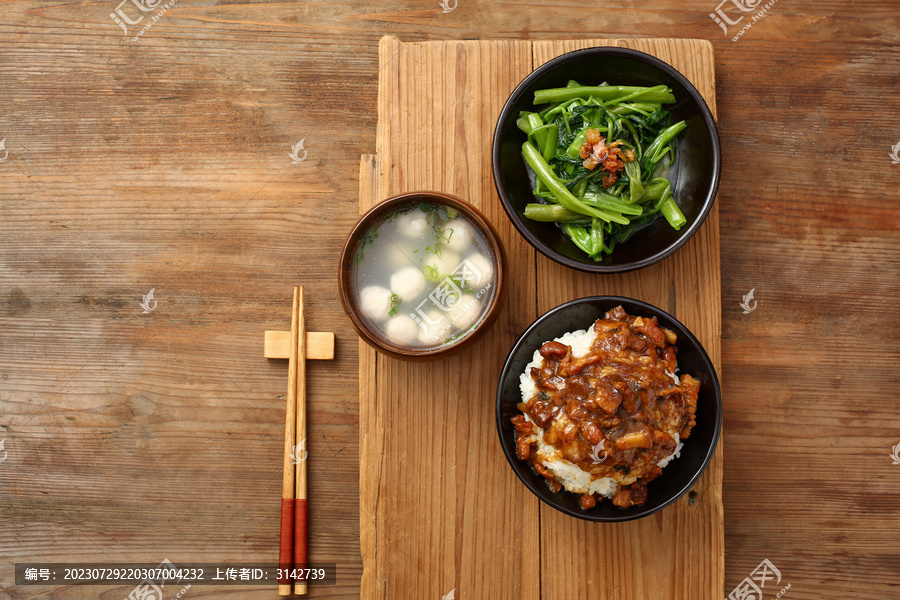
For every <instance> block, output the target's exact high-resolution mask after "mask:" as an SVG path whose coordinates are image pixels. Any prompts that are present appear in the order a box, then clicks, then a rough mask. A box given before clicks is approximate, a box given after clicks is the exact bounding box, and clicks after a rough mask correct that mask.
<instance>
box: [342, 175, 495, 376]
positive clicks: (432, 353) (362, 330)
mask: <svg viewBox="0 0 900 600" xmlns="http://www.w3.org/2000/svg"><path fill="white" fill-rule="evenodd" d="M417 200H418V201H419V202H433V203H436V204H442V205H444V206H451V207H453V208H455V209H456V210H458V211H459V212H460V213H462V214H465V215H466V217H467V218H468V219H469V220H470V221H471V222H472V223H473V224H474V225H475V226H476V227H478V229H479V230H480V231H481V233H482V234H483V235H484V237H485V239H486V241H487V243H488V245H489V246H490V249H491V252H492V253H493V254H494V259H495V265H496V268H495V269H494V278H495V286H496V290H495V291H494V294H493V298H492V299H491V302H490V304H489V305H488V307H487V309H486V310H485V313H484V314H485V315H486V316H485V317H484V319H483V320H482V321H481V325H479V326H478V327H477V328H475V330H474V331H473V332H472V333H470V334H469V335H468V336H466V337H465V338H463V339H462V340H461V341H460V342H458V343H456V344H453V345H452V346H446V347H437V348H431V349H428V350H424V351H416V350H411V349H409V348H403V347H401V346H396V345H393V344H390V343H388V342H386V341H383V340H381V339H380V338H379V337H378V336H377V335H375V334H374V333H373V332H372V330H371V328H370V327H369V326H368V325H367V324H366V322H365V320H364V319H363V318H362V316H361V315H360V312H359V310H358V309H357V307H356V304H355V303H354V302H351V300H350V297H351V295H352V285H351V281H350V274H351V272H352V265H351V258H352V256H353V250H354V249H355V247H356V244H357V242H358V241H359V238H360V236H361V235H362V234H363V233H365V232H366V231H368V230H369V228H370V227H371V226H372V223H373V221H376V220H378V219H381V218H383V217H385V216H386V215H387V214H389V213H390V212H391V211H393V210H396V209H397V208H399V207H401V206H406V205H409V204H412V203H413V202H415V201H417ZM505 266H506V254H505V252H504V250H503V244H502V243H501V242H500V236H499V235H497V232H496V230H495V229H494V227H493V225H491V223H490V221H488V220H487V218H486V217H485V216H484V215H483V214H482V213H481V211H479V210H478V209H477V208H475V207H474V206H472V205H471V204H469V203H468V202H466V201H465V200H463V199H461V198H459V197H457V196H453V195H451V194H447V193H445V192H436V191H429V190H420V191H412V192H404V193H402V194H398V195H396V196H391V197H390V198H387V199H386V200H383V201H382V202H379V203H378V204H376V205H375V206H373V207H372V208H370V209H369V210H368V211H366V213H365V214H364V215H363V216H362V217H360V219H359V221H357V223H356V225H354V226H353V229H351V230H350V233H349V234H347V239H346V241H345V242H344V247H343V249H342V250H341V257H340V262H339V263H338V292H339V295H340V298H341V305H342V306H343V308H344V313H345V314H346V315H347V318H348V319H349V320H350V324H351V325H352V326H353V329H355V330H356V333H357V334H358V335H359V337H360V338H361V339H362V340H363V341H364V342H366V343H367V344H369V346H371V347H372V348H374V349H375V350H377V351H378V352H381V353H382V354H386V355H388V356H390V357H392V358H397V359H400V360H411V361H415V360H434V359H436V358H443V357H446V356H450V355H452V354H455V353H457V352H459V351H461V350H463V349H465V348H467V347H468V346H470V345H471V344H473V343H474V342H475V341H477V340H478V339H479V338H480V337H481V336H483V335H484V334H485V332H487V330H488V329H490V327H491V325H493V323H494V321H496V320H497V317H498V316H499V315H500V311H501V310H502V308H503V304H504V302H505V301H506V293H507V282H506V274H505Z"/></svg>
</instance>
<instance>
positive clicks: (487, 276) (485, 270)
mask: <svg viewBox="0 0 900 600" xmlns="http://www.w3.org/2000/svg"><path fill="white" fill-rule="evenodd" d="M467 260H468V261H469V262H470V263H472V266H474V267H475V268H476V269H478V272H479V273H481V279H479V280H478V281H474V282H472V283H471V285H472V286H473V287H474V286H476V285H477V286H484V285H487V283H488V282H489V281H490V280H491V278H492V277H493V276H494V264H493V263H492V262H491V261H490V260H489V259H488V258H487V257H486V256H485V255H484V254H478V253H476V254H472V255H470V256H468V257H467Z"/></svg>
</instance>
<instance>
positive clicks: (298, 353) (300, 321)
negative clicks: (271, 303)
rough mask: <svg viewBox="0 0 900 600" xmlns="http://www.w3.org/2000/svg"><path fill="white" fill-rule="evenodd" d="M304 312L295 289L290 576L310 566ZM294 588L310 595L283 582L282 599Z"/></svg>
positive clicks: (287, 515)
mask: <svg viewBox="0 0 900 600" xmlns="http://www.w3.org/2000/svg"><path fill="white" fill-rule="evenodd" d="M303 312H304V309H303V286H301V287H299V288H297V287H295V288H294V305H293V311H292V312H291V356H290V361H289V362H288V392H287V410H286V411H285V418H284V479H283V480H282V490H281V538H280V539H281V542H280V545H279V551H278V567H279V569H286V570H287V571H288V573H289V572H290V571H293V570H294V569H300V568H305V567H307V564H308V563H309V553H308V549H307V545H306V542H307V527H306V525H307V516H308V506H307V502H306V325H305V323H304V318H303ZM298 440H299V442H298ZM298 444H299V446H298ZM292 588H293V593H295V594H298V595H303V594H306V581H302V580H299V579H298V580H296V581H294V580H292V578H291V577H285V578H279V580H278V594H279V595H280V596H289V595H290V594H291V589H292Z"/></svg>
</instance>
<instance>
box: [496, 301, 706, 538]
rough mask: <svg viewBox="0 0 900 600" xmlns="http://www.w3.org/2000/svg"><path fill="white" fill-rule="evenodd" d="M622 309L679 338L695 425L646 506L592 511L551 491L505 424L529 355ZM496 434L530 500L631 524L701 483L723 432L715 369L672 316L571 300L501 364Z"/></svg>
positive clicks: (631, 305) (647, 308) (645, 307)
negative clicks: (693, 392)
mask: <svg viewBox="0 0 900 600" xmlns="http://www.w3.org/2000/svg"><path fill="white" fill-rule="evenodd" d="M620 304H621V305H622V307H623V308H624V309H625V312H627V313H628V314H630V315H637V316H641V317H654V316H655V317H657V318H658V319H659V325H660V326H661V327H665V328H667V329H670V330H672V331H674V332H675V333H676V334H677V335H678V341H677V342H676V344H675V346H676V347H677V348H678V368H679V369H680V371H679V373H690V374H691V375H692V376H693V377H695V378H696V379H697V380H699V381H700V395H699V397H698V399H697V414H696V420H697V425H696V426H695V427H694V429H693V431H691V435H690V437H688V438H687V439H686V440H684V447H683V448H682V449H681V456H680V457H679V458H676V459H674V460H672V462H670V463H669V464H668V465H667V466H666V468H665V469H663V473H662V475H660V476H659V477H658V478H657V479H655V480H653V481H651V482H650V483H648V484H647V489H648V494H647V502H646V504H643V505H641V506H632V507H631V508H627V509H622V508H618V507H616V506H614V505H613V504H612V502H610V501H609V500H605V499H604V500H602V501H600V502H598V503H597V505H596V506H595V507H594V508H591V509H588V510H583V509H582V508H581V506H580V505H579V500H578V495H577V494H572V493H570V492H567V491H565V490H561V491H559V492H556V493H554V492H551V491H550V488H549V487H547V483H546V480H545V479H544V478H543V477H542V476H541V475H538V473H537V472H535V471H534V469H532V468H531V466H530V465H529V464H528V463H527V462H525V461H524V460H520V459H519V457H518V456H517V454H516V435H515V430H514V429H513V425H512V422H511V421H510V419H512V417H514V416H515V415H517V414H521V413H520V412H519V410H518V409H517V408H516V404H518V403H519V402H520V401H521V399H522V397H521V393H520V391H519V375H520V374H521V373H522V372H523V371H524V370H525V366H526V365H527V364H528V363H529V362H531V359H532V356H533V354H534V351H535V350H537V349H538V348H540V347H541V345H542V344H543V343H544V342H546V341H549V340H552V339H554V338H557V337H559V336H561V335H563V334H564V333H567V332H570V331H578V330H579V329H586V328H588V327H590V326H591V325H592V324H593V323H594V321H596V320H597V319H600V318H602V317H603V314H604V313H605V312H606V311H608V310H610V309H611V308H615V307H616V306H619V305H620ZM496 413H497V432H498V433H499V434H500V445H501V446H502V447H503V453H504V454H505V455H506V460H507V461H509V465H510V466H511V467H512V469H513V471H515V473H516V475H517V476H518V477H519V479H521V480H522V483H524V484H525V485H526V486H527V487H528V489H530V490H531V491H532V492H533V493H534V495H535V496H537V497H538V498H540V499H541V500H542V501H543V502H546V503H547V504H549V505H550V506H552V507H553V508H555V509H556V510H559V511H561V512H564V513H566V514H567V515H571V516H573V517H578V518H579V519H584V520H587V521H601V522H614V521H630V520H632V519H639V518H641V517H646V516H647V515H650V514H653V513H655V512H657V511H659V510H662V509H663V508H665V507H666V506H668V505H670V504H672V503H673V502H675V501H676V500H677V499H678V498H680V497H681V496H682V495H684V494H685V493H686V492H687V491H688V490H690V489H691V487H692V486H693V485H694V484H695V483H696V482H697V479H699V478H700V475H701V474H702V473H703V471H704V470H705V469H706V466H707V465H708V464H709V461H710V460H711V459H712V456H713V453H714V452H715V449H716V442H717V441H718V439H719V431H720V430H721V428H722V392H721V390H720V388H719V380H718V378H717V377H716V370H715V368H714V367H713V364H712V362H711V361H710V360H709V356H707V355H706V351H705V350H704V349H703V346H701V345H700V342H699V341H697V338H695V337H694V335H693V334H692V333H691V332H690V331H688V330H687V328H686V327H685V326H684V325H682V324H681V323H680V322H678V320H676V319H675V318H674V317H672V316H671V315H669V314H667V313H665V312H663V311H662V310H660V309H658V308H656V307H655V306H653V305H652V304H647V303H646V302H641V301H640V300H634V299H632V298H623V297H620V296H593V297H589V298H581V299H579V300H573V301H571V302H567V303H566V304H562V305H560V306H557V307H556V308H554V309H553V310H551V311H550V312H548V313H546V314H545V315H544V316H542V317H540V318H539V319H538V320H537V321H535V322H534V323H532V325H531V326H530V327H529V328H528V329H527V330H526V331H525V333H523V334H522V335H521V337H519V340H518V341H517V342H516V345H515V346H514V347H513V349H512V351H511V352H510V353H509V356H508V357H507V359H506V363H505V364H504V365H503V371H502V373H501V374H500V381H499V384H498V386H497V406H496Z"/></svg>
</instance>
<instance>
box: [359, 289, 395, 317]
mask: <svg viewBox="0 0 900 600" xmlns="http://www.w3.org/2000/svg"><path fill="white" fill-rule="evenodd" d="M359 308H360V310H362V312H363V313H364V314H365V315H366V316H367V317H369V318H370V319H372V320H373V321H383V320H385V319H387V316H388V312H390V310H391V290H388V289H385V288H383V287H381V286H380V285H370V286H366V287H364V288H363V289H361V290H360V292H359Z"/></svg>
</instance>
